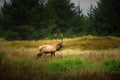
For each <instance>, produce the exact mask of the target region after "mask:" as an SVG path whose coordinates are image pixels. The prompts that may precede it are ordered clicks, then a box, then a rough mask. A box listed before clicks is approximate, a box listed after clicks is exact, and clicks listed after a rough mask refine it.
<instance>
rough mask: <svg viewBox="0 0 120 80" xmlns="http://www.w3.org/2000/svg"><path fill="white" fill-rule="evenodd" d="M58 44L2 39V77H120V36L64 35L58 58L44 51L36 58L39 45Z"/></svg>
mask: <svg viewBox="0 0 120 80" xmlns="http://www.w3.org/2000/svg"><path fill="white" fill-rule="evenodd" d="M56 43H57V41H56V40H38V41H34V40H33V41H5V40H3V39H0V79H1V80H113V79H114V80H120V77H119V75H120V38H118V37H93V36H85V37H79V38H73V39H70V38H69V39H67V38H65V39H63V48H62V49H61V50H60V51H57V52H56V54H55V55H56V56H55V57H51V55H50V54H46V55H45V54H44V55H42V57H41V58H39V59H38V60H36V54H37V53H38V46H40V45H43V44H56Z"/></svg>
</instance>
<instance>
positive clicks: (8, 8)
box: [0, 0, 120, 40]
mask: <svg viewBox="0 0 120 80" xmlns="http://www.w3.org/2000/svg"><path fill="white" fill-rule="evenodd" d="M113 3H114V4H113ZM97 4H98V5H97V6H96V7H93V6H92V5H91V7H90V9H89V11H88V16H84V15H83V14H82V10H81V9H80V7H79V3H78V6H75V5H74V3H71V2H70V0H34V1H33V0H17V1H16V0H10V1H9V2H6V0H5V1H4V5H3V6H2V7H1V8H0V37H3V38H4V39H6V40H39V39H45V38H47V39H52V38H54V37H53V34H59V33H62V34H63V35H64V37H67V38H68V37H69V38H71V37H78V36H86V35H95V36H120V34H119V32H120V28H119V26H120V23H119V22H120V18H119V14H120V13H119V8H120V5H119V4H120V1H119V0H116V1H114V0H111V1H109V0H108V1H104V0H100V1H99V2H98V3H97Z"/></svg>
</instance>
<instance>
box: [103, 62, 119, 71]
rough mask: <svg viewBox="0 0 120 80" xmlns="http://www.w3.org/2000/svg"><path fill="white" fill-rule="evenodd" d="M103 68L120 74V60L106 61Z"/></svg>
mask: <svg viewBox="0 0 120 80" xmlns="http://www.w3.org/2000/svg"><path fill="white" fill-rule="evenodd" d="M102 67H103V68H104V69H105V70H106V71H109V72H112V73H120V60H105V61H103V62H102Z"/></svg>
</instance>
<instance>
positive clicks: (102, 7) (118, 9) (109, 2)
mask: <svg viewBox="0 0 120 80" xmlns="http://www.w3.org/2000/svg"><path fill="white" fill-rule="evenodd" d="M119 4H120V1H119V0H100V1H99V2H98V5H97V7H95V8H94V12H93V13H94V14H93V15H94V19H93V21H92V22H93V26H94V30H95V32H96V33H97V34H98V35H104V36H106V35H113V36H120V34H119V32H120V27H119V26H120V16H119V14H120V5H119Z"/></svg>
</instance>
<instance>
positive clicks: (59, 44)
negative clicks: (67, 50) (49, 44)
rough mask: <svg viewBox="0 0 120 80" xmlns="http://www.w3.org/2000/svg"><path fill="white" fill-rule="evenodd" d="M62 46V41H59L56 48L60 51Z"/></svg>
mask: <svg viewBox="0 0 120 80" xmlns="http://www.w3.org/2000/svg"><path fill="white" fill-rule="evenodd" d="M61 47H62V43H58V44H57V45H56V50H57V51H59V50H60V49H61Z"/></svg>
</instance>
